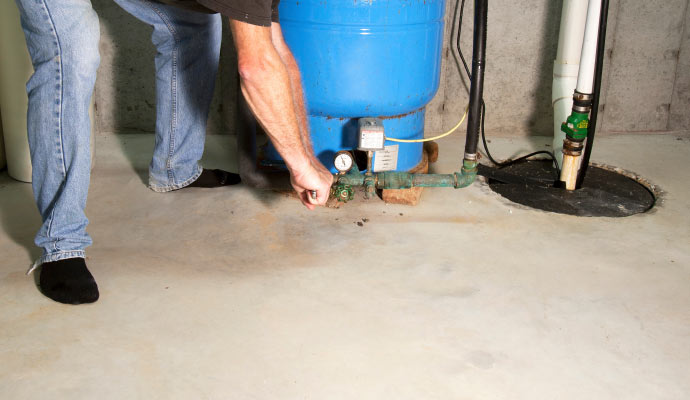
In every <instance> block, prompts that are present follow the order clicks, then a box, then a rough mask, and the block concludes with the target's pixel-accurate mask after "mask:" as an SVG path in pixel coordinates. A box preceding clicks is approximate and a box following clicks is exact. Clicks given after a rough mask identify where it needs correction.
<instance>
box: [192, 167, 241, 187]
mask: <svg viewBox="0 0 690 400" xmlns="http://www.w3.org/2000/svg"><path fill="white" fill-rule="evenodd" d="M240 182H241V179H240V176H239V175H237V174H233V173H232V172H227V171H223V170H222V169H204V170H203V171H202V172H201V175H199V178H197V180H195V181H194V182H192V183H191V184H190V185H189V186H187V187H201V188H214V187H219V186H228V185H237V184H238V183H240Z"/></svg>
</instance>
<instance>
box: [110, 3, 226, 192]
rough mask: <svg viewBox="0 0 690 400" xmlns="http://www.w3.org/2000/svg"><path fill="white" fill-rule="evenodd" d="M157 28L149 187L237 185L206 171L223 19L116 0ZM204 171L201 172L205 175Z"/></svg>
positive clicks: (143, 20) (128, 10)
mask: <svg viewBox="0 0 690 400" xmlns="http://www.w3.org/2000/svg"><path fill="white" fill-rule="evenodd" d="M115 1H116V2H117V3H118V4H119V5H120V7H122V8H123V9H125V10H126V11H127V12H129V13H130V14H132V15H133V16H135V17H136V18H138V19H139V20H141V21H142V22H144V23H146V24H148V25H151V26H152V27H153V35H152V41H153V44H154V45H155V46H156V49H157V50H158V54H157V55H156V144H155V148H154V153H153V159H152V161H151V165H150V167H149V186H150V187H151V189H153V190H154V191H157V192H168V191H171V190H176V189H181V188H183V187H185V186H189V185H193V184H194V183H196V185H197V186H213V185H212V184H209V185H202V183H209V182H210V183H213V182H216V183H224V184H231V183H238V182H239V178H238V177H237V176H236V175H234V176H233V174H223V173H222V171H206V170H202V168H201V166H200V164H199V160H201V156H202V155H203V152H204V139H205V136H206V120H207V119H208V112H209V107H210V105H211V100H212V97H213V89H214V85H215V80H216V73H217V71H218V61H219V56H220V42H221V37H222V28H221V19H220V15H218V14H205V13H200V12H194V11H189V10H185V9H180V8H176V7H173V6H168V5H165V4H161V3H158V2H153V1H150V0H115ZM202 171H203V174H202Z"/></svg>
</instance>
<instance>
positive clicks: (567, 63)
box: [551, 0, 589, 165]
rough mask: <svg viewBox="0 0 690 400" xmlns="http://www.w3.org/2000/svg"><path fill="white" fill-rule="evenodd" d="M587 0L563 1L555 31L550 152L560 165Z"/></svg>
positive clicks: (583, 28) (575, 84)
mask: <svg viewBox="0 0 690 400" xmlns="http://www.w3.org/2000/svg"><path fill="white" fill-rule="evenodd" d="M588 4H589V0H563V10H562V12H561V27H560V32H559V34H558V51H557V54H556V61H554V63H553V88H552V91H551V100H552V103H553V154H554V155H555V156H556V159H557V160H558V165H562V164H563V153H562V152H561V150H562V149H563V139H565V132H562V131H561V124H562V123H563V122H565V120H566V119H567V118H568V116H569V115H570V112H571V111H572V108H573V92H574V91H575V88H576V87H577V79H578V71H579V69H580V56H581V54H582V41H583V38H584V34H585V22H586V20H587V6H588Z"/></svg>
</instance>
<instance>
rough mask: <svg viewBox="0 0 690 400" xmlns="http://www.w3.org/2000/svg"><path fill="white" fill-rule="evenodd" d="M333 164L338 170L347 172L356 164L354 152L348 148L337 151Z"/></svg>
mask: <svg viewBox="0 0 690 400" xmlns="http://www.w3.org/2000/svg"><path fill="white" fill-rule="evenodd" d="M333 164H334V165H335V169H337V170H338V172H340V173H345V172H347V171H349V170H350V169H352V166H353V165H355V160H354V158H353V157H352V153H350V152H349V151H347V150H343V151H339V152H337V153H335V159H334V160H333Z"/></svg>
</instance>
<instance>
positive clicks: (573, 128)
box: [561, 111, 589, 142]
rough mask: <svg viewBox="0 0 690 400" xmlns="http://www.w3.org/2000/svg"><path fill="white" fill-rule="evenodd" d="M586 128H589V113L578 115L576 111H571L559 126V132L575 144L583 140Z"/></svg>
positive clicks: (585, 135)
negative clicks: (563, 133)
mask: <svg viewBox="0 0 690 400" xmlns="http://www.w3.org/2000/svg"><path fill="white" fill-rule="evenodd" d="M587 128H589V113H579V112H577V111H573V113H572V114H570V116H569V117H568V119H567V120H566V121H565V122H564V123H562V124H561V131H563V132H565V134H566V136H567V137H568V138H569V139H571V140H575V141H577V142H581V141H583V140H585V138H586V137H587Z"/></svg>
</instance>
